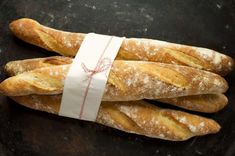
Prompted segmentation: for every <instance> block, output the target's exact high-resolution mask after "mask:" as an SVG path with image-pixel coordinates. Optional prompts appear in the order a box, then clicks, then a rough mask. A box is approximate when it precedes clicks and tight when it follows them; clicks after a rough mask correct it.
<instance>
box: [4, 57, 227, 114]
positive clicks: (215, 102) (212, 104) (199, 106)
mask: <svg viewBox="0 0 235 156" xmlns="http://www.w3.org/2000/svg"><path fill="white" fill-rule="evenodd" d="M72 60H73V59H72V58H69V57H65V56H52V57H46V58H36V59H25V60H18V61H11V62H8V63H7V64H6V66H5V69H6V72H7V74H8V75H10V76H15V75H18V74H21V73H23V72H27V71H31V70H34V69H37V68H42V67H49V66H54V65H63V64H70V63H71V62H72ZM158 101H160V102H163V103H167V104H172V105H175V106H178V107H182V108H185V109H188V110H192V111H198V112H205V113H214V112H217V111H219V110H221V109H222V108H224V107H225V106H226V105H227V102H228V99H227V97H226V96H225V95H223V94H205V95H193V96H183V97H176V98H167V99H158Z"/></svg>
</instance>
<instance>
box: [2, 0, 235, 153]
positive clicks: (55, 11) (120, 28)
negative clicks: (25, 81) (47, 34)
mask: <svg viewBox="0 0 235 156" xmlns="http://www.w3.org/2000/svg"><path fill="white" fill-rule="evenodd" d="M21 17H29V18H33V19H36V20H38V21H40V22H41V23H42V24H44V25H48V26H51V27H54V28H58V29H62V30H68V31H77V32H97V33H103V34H113V35H118V36H127V37H146V38H154V39H160V40H166V41H171V42H176V43H184V44H190V45H196V46H203V47H207V48H212V49H215V50H218V51H221V52H223V53H225V54H228V55H230V56H232V57H233V58H235V3H234V1H233V0H207V1H205V0H187V1H175V0H165V1H162V0H149V1H147V0H143V1H142V0H117V1H113V0H97V1H92V0H80V1H77V0H67V1H60V0H51V1H47V0H34V1H30V0H21V1H18V0H2V1H0V30H1V33H0V66H1V68H0V79H1V80H3V79H4V78H5V74H4V72H3V68H2V66H3V65H4V64H5V63H6V62H8V61H11V60H17V59H26V58H35V57H45V56H49V55H53V54H52V53H49V52H47V51H45V50H43V49H40V48H37V47H35V46H32V45H29V44H26V43H23V42H22V41H20V40H18V39H16V38H15V37H13V36H12V35H11V34H10V32H9V29H8V24H9V22H10V21H12V20H14V19H17V18H21ZM234 78H235V73H234V72H233V73H231V74H230V75H228V76H227V77H226V79H227V80H228V82H229V84H230V89H229V91H228V92H227V94H226V95H227V96H228V98H229V105H228V106H227V107H226V108H225V109H224V110H222V111H220V112H218V113H215V114H209V115H207V114H206V115H205V114H200V115H203V116H207V117H210V118H213V119H215V120H216V121H218V122H219V123H220V124H221V126H222V129H221V131H220V132H219V133H218V134H215V135H208V136H205V137H196V138H193V139H190V140H188V141H185V142H168V141H163V140H159V139H151V138H147V137H143V136H138V135H134V134H127V133H124V132H121V131H118V130H114V129H112V128H108V127H104V126H100V125H98V124H95V123H90V122H86V121H78V120H74V119H68V118H63V117H59V116H55V115H51V114H47V113H43V112H38V111H34V110H30V109H28V108H25V107H23V106H20V105H18V104H16V103H15V102H13V101H12V100H10V99H8V98H6V97H4V96H0V125H1V126H0V153H1V154H0V155H3V156H4V155H10V156H11V155H12V156H13V155H20V156H22V155H45V156H47V155H56V156H59V155H80V156H82V155H166V156H177V155H180V156H181V155H226V156H232V155H235V95H234V92H235V82H234ZM155 104H156V105H160V106H163V107H168V108H174V109H177V108H175V107H170V106H165V105H163V104H159V103H155ZM197 114H198V113H197Z"/></svg>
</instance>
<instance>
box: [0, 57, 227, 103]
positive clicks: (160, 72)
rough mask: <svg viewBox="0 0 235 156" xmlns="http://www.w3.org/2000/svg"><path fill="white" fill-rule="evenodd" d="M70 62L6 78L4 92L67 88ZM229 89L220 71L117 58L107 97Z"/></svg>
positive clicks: (14, 93) (119, 98) (45, 92)
mask: <svg viewBox="0 0 235 156" xmlns="http://www.w3.org/2000/svg"><path fill="white" fill-rule="evenodd" d="M69 68H70V65H58V66H51V67H44V68H39V69H35V70H32V71H29V72H25V73H22V74H19V75H16V76H13V77H10V78H8V79H6V80H4V81H3V82H2V83H1V84H0V92H1V93H2V94H5V95H7V96H24V95H31V94H43V95H54V94H60V93H62V92H63V86H64V80H65V77H66V75H67V72H68V70H69ZM227 89H228V85H227V82H226V81H225V80H224V79H223V78H222V77H221V76H219V75H217V74H214V73H210V72H207V71H202V70H198V69H195V68H191V67H186V66H179V65H172V64H162V63H155V62H145V61H123V60H116V61H114V62H113V65H112V68H111V70H110V74H109V76H108V81H107V84H106V89H105V92H104V96H103V101H132V100H140V99H161V98H174V97H179V96H189V95H200V94H218V93H223V92H225V91H226V90H227Z"/></svg>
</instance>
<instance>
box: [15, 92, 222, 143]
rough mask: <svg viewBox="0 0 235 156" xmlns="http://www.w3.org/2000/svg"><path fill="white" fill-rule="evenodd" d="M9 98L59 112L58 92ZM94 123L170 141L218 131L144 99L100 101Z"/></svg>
mask: <svg viewBox="0 0 235 156" xmlns="http://www.w3.org/2000/svg"><path fill="white" fill-rule="evenodd" d="M11 98H12V99H13V100H15V101H16V102H17V103H20V104H22V105H24V106H26V107H29V108H32V109H36V110H41V111H46V112H49V113H54V114H58V112H59V108H60V103H61V96H58V95H53V96H45V95H28V96H21V97H20V96H19V97H17V96H15V97H11ZM96 122H97V123H100V124H103V125H106V126H109V127H113V128H116V129H119V130H122V131H125V132H128V133H136V134H140V135H145V136H148V137H153V138H160V139H164V140H171V141H183V140H187V139H189V138H191V137H194V136H201V135H206V134H211V133H217V132H218V131H219V130H220V126H219V124H218V123H216V122H215V121H214V120H211V119H207V118H204V117H200V116H197V115H191V114H188V113H185V112H181V111H175V110H169V109H161V108H158V107H156V106H153V105H150V104H148V103H146V102H144V101H126V102H102V103H101V106H100V109H99V112H98V116H97V119H96Z"/></svg>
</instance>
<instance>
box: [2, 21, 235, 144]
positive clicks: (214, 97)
mask: <svg viewBox="0 0 235 156" xmlns="http://www.w3.org/2000/svg"><path fill="white" fill-rule="evenodd" d="M10 29H11V31H12V32H13V33H14V34H15V35H16V36H17V37H19V38H20V39H22V40H24V41H26V42H29V43H32V44H34V45H37V46H40V47H42V48H45V49H47V50H49V51H54V52H58V53H60V54H62V55H66V56H74V55H75V54H76V52H77V51H78V49H79V47H80V45H81V43H82V41H83V39H84V37H85V34H82V33H70V32H63V31H58V30H55V29H52V28H48V27H46V26H42V25H40V24H39V23H38V22H36V21H34V20H31V19H25V18H24V19H19V20H16V21H13V22H12V23H11V24H10ZM130 60H132V61H130ZM134 60H135V61H134ZM136 60H138V61H136ZM149 61H153V62H149ZM71 62H72V59H71V58H68V57H59V56H56V57H49V58H38V59H29V60H20V61H13V62H9V63H8V64H7V65H6V67H5V69H6V71H7V73H8V74H9V75H10V76H12V77H10V78H8V79H6V80H5V81H3V82H2V83H1V84H0V92H1V93H2V94H4V95H6V96H10V97H11V98H12V99H14V100H15V101H16V102H18V103H20V104H22V105H24V106H27V107H30V108H33V109H37V110H42V111H46V112H50V113H55V114H57V113H58V111H59V108H60V101H61V94H62V92H63V85H64V84H63V83H64V79H65V77H66V75H67V72H68V70H69V68H70V64H71ZM165 63H168V64H165ZM181 65H186V66H190V67H186V66H181ZM233 66H234V62H233V60H232V59H231V58H230V57H228V56H226V55H223V54H220V53H218V52H215V51H213V50H209V49H205V48H199V47H192V46H185V45H180V44H173V43H168V42H163V41H157V40H150V39H133V38H132V39H125V40H124V42H123V44H122V45H121V48H120V50H119V52H118V56H117V58H116V60H115V61H114V63H113V65H112V68H111V72H110V74H109V76H108V81H107V84H106V88H105V93H104V95H103V99H102V101H103V102H102V103H101V106H100V110H99V112H98V117H97V120H96V122H98V123H101V124H104V125H107V126H110V127H114V128H117V129H120V130H123V131H126V132H131V133H137V134H141V135H145V136H150V137H156V138H162V139H166V140H174V141H180V140H186V139H188V138H191V137H193V136H199V135H205V134H210V133H216V132H218V131H219V129H220V126H219V125H218V123H216V122H215V121H213V120H210V119H207V118H203V117H199V116H196V115H191V114H188V113H184V112H181V111H174V110H168V109H160V108H158V107H156V106H152V105H150V104H148V103H146V102H144V101H139V100H141V99H154V100H158V101H161V102H165V103H169V104H173V105H176V106H179V107H182V108H185V109H189V110H194V111H200V112H217V111H219V110H220V109H222V108H223V107H224V106H225V105H226V104H227V98H226V96H224V95H223V94H222V93H224V92H225V91H226V90H227V89H228V85H227V82H226V81H225V80H224V79H223V78H222V77H221V76H219V75H217V74H220V75H225V74H227V73H228V72H229V71H231V70H232V68H233ZM192 67H193V68H192ZM195 68H196V69H195ZM200 69H203V70H207V71H211V72H214V73H217V74H214V73H211V72H207V71H203V70H200ZM133 100H136V101H133ZM104 101H106V102H104ZM107 101H111V102H107ZM117 101H119V102H117ZM120 101H123V102H120ZM130 101H132V102H130Z"/></svg>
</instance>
